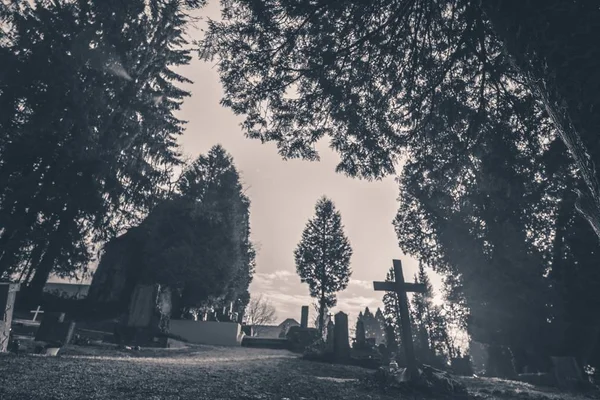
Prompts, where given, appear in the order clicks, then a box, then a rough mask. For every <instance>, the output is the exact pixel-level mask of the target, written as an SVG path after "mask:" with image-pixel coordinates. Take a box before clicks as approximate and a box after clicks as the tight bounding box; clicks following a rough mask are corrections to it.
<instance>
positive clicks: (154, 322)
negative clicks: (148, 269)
mask: <svg viewBox="0 0 600 400" xmlns="http://www.w3.org/2000/svg"><path fill="white" fill-rule="evenodd" d="M171 308H172V298H171V291H170V290H169V289H168V287H165V286H161V285H158V284H154V285H137V286H136V287H135V289H134V291H133V294H132V296H131V300H130V303H129V311H128V313H127V317H126V319H125V323H124V324H123V325H124V326H119V327H118V328H117V332H116V336H117V338H116V341H117V342H119V343H120V344H126V343H127V344H137V345H141V346H151V347H156V346H159V347H166V345H167V337H166V336H164V335H161V334H163V333H167V332H168V331H169V322H170V317H171ZM159 336H162V337H159Z"/></svg>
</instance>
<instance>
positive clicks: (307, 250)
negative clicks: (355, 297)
mask: <svg viewBox="0 0 600 400" xmlns="http://www.w3.org/2000/svg"><path fill="white" fill-rule="evenodd" d="M351 257H352V248H351V247H350V242H349V241H348V239H347V237H346V235H345V234H344V227H343V225H342V217H341V215H340V213H339V211H337V210H336V209H335V205H334V204H333V202H332V201H331V200H329V199H328V198H326V197H322V198H321V199H319V201H317V204H316V206H315V217H314V218H313V219H311V220H309V221H308V223H307V224H306V227H305V228H304V231H303V232H302V240H301V241H300V243H299V244H298V247H297V248H296V250H295V251H294V258H295V260H296V271H297V272H298V275H300V278H301V281H302V283H308V286H309V289H310V295H311V296H312V297H314V298H316V299H317V301H318V302H319V321H320V322H319V325H318V326H319V328H320V329H321V332H322V331H323V329H324V321H325V312H326V310H327V309H328V308H331V307H333V306H335V305H336V302H337V299H336V297H335V294H336V293H337V292H339V291H340V290H344V289H345V288H346V287H347V286H348V282H349V280H350V275H351V274H352V271H351V269H350V259H351Z"/></svg>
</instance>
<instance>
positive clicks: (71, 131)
mask: <svg viewBox="0 0 600 400" xmlns="http://www.w3.org/2000/svg"><path fill="white" fill-rule="evenodd" d="M199 5H200V2H197V1H188V2H185V3H184V2H179V1H150V2H147V1H143V0H135V1H130V2H126V3H123V2H118V1H117V2H115V1H94V0H77V1H36V2H34V3H30V2H14V3H13V4H11V5H10V6H8V7H5V8H3V15H2V17H3V19H4V20H5V21H8V24H6V25H5V26H6V27H7V28H8V31H7V33H5V35H4V37H3V39H5V40H1V43H0V47H2V52H3V53H8V54H11V57H9V58H8V60H9V63H8V64H6V65H5V68H3V70H4V71H3V73H2V74H1V76H0V79H1V80H2V81H1V82H0V91H1V95H0V97H1V98H2V107H3V113H2V114H3V117H2V118H1V119H2V121H1V122H0V129H1V135H0V136H2V141H1V143H0V179H1V180H2V182H3V188H2V191H1V192H0V202H1V210H2V211H1V213H0V214H1V215H0V226H1V227H2V235H1V236H0V276H3V277H4V278H5V279H7V278H10V277H11V275H12V274H13V273H14V272H17V271H19V270H21V271H25V270H28V272H27V276H28V277H31V280H30V281H29V292H30V297H31V296H33V297H35V296H37V295H39V294H41V291H42V288H43V286H44V284H45V283H46V280H47V279H48V276H49V275H50V274H51V273H57V274H59V275H61V276H71V275H72V274H74V273H75V272H77V271H81V270H83V271H85V268H86V266H87V264H88V263H89V261H90V259H91V258H92V256H93V254H92V253H91V251H90V243H93V242H96V243H97V242H104V241H106V240H108V239H110V238H112V237H114V236H115V235H116V234H118V233H120V232H122V231H123V230H124V229H126V228H127V227H129V226H131V225H132V224H136V223H139V221H140V219H141V218H143V217H144V216H145V215H147V213H148V212H149V210H150V209H151V208H152V207H153V206H154V205H156V203H157V202H159V201H160V200H161V198H163V197H164V193H163V190H162V189H163V188H164V186H165V184H166V183H167V182H168V181H169V179H170V174H171V168H172V167H173V166H176V165H178V164H180V160H179V154H178V150H177V143H176V137H177V136H178V135H179V134H181V132H182V131H183V124H184V122H183V121H181V120H179V119H178V118H176V117H175V115H174V113H175V112H176V111H177V110H178V109H179V107H180V105H181V102H182V100H183V99H184V98H185V97H186V96H188V93H187V92H186V91H184V90H182V89H180V88H178V86H177V85H178V84H180V83H184V82H189V81H188V80H187V79H186V78H185V77H183V76H181V75H179V74H177V73H175V72H174V71H173V70H172V68H173V67H176V66H179V65H185V64H187V63H188V62H189V60H190V56H189V51H190V49H189V48H188V47H187V45H186V44H187V43H186V41H185V38H184V32H185V26H186V25H187V22H188V20H189V16H188V14H187V13H188V11H189V9H190V7H191V8H195V7H197V6H199ZM3 33H4V32H3Z"/></svg>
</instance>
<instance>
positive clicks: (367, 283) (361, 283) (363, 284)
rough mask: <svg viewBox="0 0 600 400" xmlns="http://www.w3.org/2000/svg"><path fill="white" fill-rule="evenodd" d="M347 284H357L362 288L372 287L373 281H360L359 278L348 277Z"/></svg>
mask: <svg viewBox="0 0 600 400" xmlns="http://www.w3.org/2000/svg"><path fill="white" fill-rule="evenodd" d="M348 286H358V287H361V288H364V289H370V290H372V289H373V281H362V280H360V279H350V282H349V283H348Z"/></svg>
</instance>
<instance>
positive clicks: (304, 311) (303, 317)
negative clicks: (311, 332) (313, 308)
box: [300, 306, 308, 328]
mask: <svg viewBox="0 0 600 400" xmlns="http://www.w3.org/2000/svg"><path fill="white" fill-rule="evenodd" d="M300 327H301V328H308V306H302V315H301V316H300Z"/></svg>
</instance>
